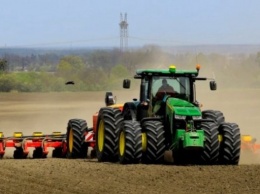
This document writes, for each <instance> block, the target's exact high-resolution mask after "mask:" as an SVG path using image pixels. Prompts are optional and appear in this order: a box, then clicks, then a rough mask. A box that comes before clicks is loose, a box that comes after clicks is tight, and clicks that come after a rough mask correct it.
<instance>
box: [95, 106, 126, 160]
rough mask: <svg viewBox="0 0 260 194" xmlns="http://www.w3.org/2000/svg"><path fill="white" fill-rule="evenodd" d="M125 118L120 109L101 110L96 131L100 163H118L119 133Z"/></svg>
mask: <svg viewBox="0 0 260 194" xmlns="http://www.w3.org/2000/svg"><path fill="white" fill-rule="evenodd" d="M122 121H123V116H122V113H121V111H120V110H119V109H114V108H111V107H105V108H101V109H100V110H99V114H98V122H97V131H96V154H97V158H98V161H99V162H105V161H109V162H116V161H118V152H117V151H118V135H119V134H118V133H119V128H120V126H121V124H122Z"/></svg>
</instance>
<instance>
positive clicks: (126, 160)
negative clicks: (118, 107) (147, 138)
mask: <svg viewBox="0 0 260 194" xmlns="http://www.w3.org/2000/svg"><path fill="white" fill-rule="evenodd" d="M141 157H142V128H141V126H140V123H139V122H137V121H124V124H123V125H122V126H121V129H120V132H119V162H120V163H121V164H134V163H139V162H140V160H141Z"/></svg>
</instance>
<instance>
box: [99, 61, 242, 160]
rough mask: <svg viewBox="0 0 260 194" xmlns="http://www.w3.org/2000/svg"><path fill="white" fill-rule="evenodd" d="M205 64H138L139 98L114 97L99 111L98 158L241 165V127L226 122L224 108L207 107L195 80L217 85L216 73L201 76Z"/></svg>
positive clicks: (128, 83)
mask: <svg viewBox="0 0 260 194" xmlns="http://www.w3.org/2000/svg"><path fill="white" fill-rule="evenodd" d="M199 69H200V67H199V66H197V67H196V70H189V71H187V70H178V69H176V67H175V66H170V67H169V69H159V70H158V69H145V70H137V71H136V75H135V76H134V78H135V79H140V81H141V84H140V96H139V100H138V99H134V100H133V101H132V102H126V103H124V104H122V105H117V104H113V103H112V104H111V105H110V106H107V107H104V108H101V109H100V111H99V113H98V119H97V126H96V133H95V137H96V154H97V158H98V161H100V162H104V161H108V162H118V161H119V162H120V163H121V164H133V163H145V164H162V163H165V162H171V163H175V164H179V165H183V164H203V165H214V164H224V165H237V164H238V163H239V158H240V129H239V127H238V125H237V124H235V123H227V122H225V118H224V116H223V113H222V112H221V111H216V110H205V111H201V109H200V104H199V103H198V102H197V100H196V87H195V82H196V81H201V80H210V89H211V90H216V89H217V85H216V82H215V81H214V80H213V79H208V78H204V77H198V75H199ZM162 85H164V86H162ZM123 87H124V88H130V80H128V79H125V80H124V82H123ZM106 99H109V98H106ZM167 154H168V155H167ZM167 158H168V159H167ZM169 158H170V160H169ZM166 159H167V160H168V161H166Z"/></svg>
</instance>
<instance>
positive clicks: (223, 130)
mask: <svg viewBox="0 0 260 194" xmlns="http://www.w3.org/2000/svg"><path fill="white" fill-rule="evenodd" d="M219 133H220V135H221V137H222V138H221V139H222V140H221V141H220V148H219V162H220V164H225V165H238V163H239V158H240V145H241V138H240V129H239V127H238V125H237V124H235V123H223V124H222V125H221V126H220V127H219Z"/></svg>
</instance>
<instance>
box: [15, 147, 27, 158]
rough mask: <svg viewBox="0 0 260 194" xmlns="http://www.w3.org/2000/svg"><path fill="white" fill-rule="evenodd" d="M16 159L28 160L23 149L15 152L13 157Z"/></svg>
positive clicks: (17, 149) (18, 148)
mask: <svg viewBox="0 0 260 194" xmlns="http://www.w3.org/2000/svg"><path fill="white" fill-rule="evenodd" d="M13 157H14V159H25V158H27V155H26V156H25V155H24V154H23V149H22V148H21V147H17V148H16V149H15V150H14V155H13Z"/></svg>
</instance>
